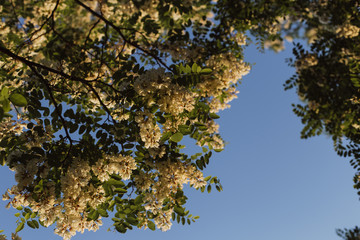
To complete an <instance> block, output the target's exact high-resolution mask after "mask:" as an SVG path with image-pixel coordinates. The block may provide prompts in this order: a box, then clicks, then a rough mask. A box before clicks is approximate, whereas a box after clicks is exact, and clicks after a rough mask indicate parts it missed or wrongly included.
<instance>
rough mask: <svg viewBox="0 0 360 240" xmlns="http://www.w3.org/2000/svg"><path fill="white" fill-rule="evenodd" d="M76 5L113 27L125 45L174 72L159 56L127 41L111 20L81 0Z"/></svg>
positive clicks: (77, 0) (76, 0)
mask: <svg viewBox="0 0 360 240" xmlns="http://www.w3.org/2000/svg"><path fill="white" fill-rule="evenodd" d="M75 2H76V3H78V4H79V5H80V6H82V7H83V8H85V9H86V10H87V11H89V12H90V13H92V14H93V15H95V16H96V17H98V18H99V19H101V20H102V21H104V22H105V23H106V24H108V25H109V26H111V27H112V28H113V29H115V31H117V32H118V33H119V35H120V36H121V38H122V39H123V40H124V42H125V43H128V44H129V45H131V46H133V47H135V48H137V49H139V50H140V51H142V52H143V53H145V54H147V55H148V56H151V57H152V58H154V59H155V60H156V62H158V64H159V65H162V66H163V67H165V68H166V69H167V70H169V71H170V72H173V71H172V70H171V69H170V68H169V67H168V66H167V65H166V64H165V63H164V62H163V61H162V60H161V59H160V58H159V57H158V56H156V55H154V54H152V53H151V52H149V51H148V50H146V49H144V48H143V47H141V46H140V45H139V44H138V43H136V42H133V41H131V40H129V39H127V38H126V37H125V35H124V34H123V33H122V31H121V29H120V28H119V27H117V26H115V25H114V23H112V22H110V21H109V20H107V19H106V18H105V17H104V16H102V15H101V14H99V13H97V12H95V11H94V10H92V9H91V8H90V7H88V6H86V5H85V4H84V3H82V2H81V1H80V0H75Z"/></svg>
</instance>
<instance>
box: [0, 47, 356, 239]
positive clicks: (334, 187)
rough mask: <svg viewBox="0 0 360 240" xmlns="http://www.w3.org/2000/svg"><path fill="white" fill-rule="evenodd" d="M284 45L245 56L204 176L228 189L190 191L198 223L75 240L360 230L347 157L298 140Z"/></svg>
mask: <svg viewBox="0 0 360 240" xmlns="http://www.w3.org/2000/svg"><path fill="white" fill-rule="evenodd" d="M286 47H287V49H286V51H284V52H281V53H278V54H276V53H273V52H271V51H266V53H265V54H262V53H259V52H258V51H257V50H256V49H255V47H250V48H248V49H247V50H246V55H245V59H246V61H248V62H252V63H256V65H254V66H253V68H252V70H251V73H250V74H249V75H247V76H246V77H245V78H244V79H243V81H242V84H241V85H240V86H239V90H240V94H239V98H238V99H236V100H234V101H233V102H232V107H231V108H230V109H229V110H225V111H223V112H222V113H221V118H220V119H219V121H218V122H219V123H220V132H221V134H222V136H223V138H224V139H225V140H226V141H227V142H229V144H228V145H227V146H226V148H225V151H223V152H221V153H218V154H215V155H213V158H212V161H211V163H210V165H209V167H208V168H207V169H206V171H205V174H206V175H213V176H215V175H216V176H218V177H219V178H220V179H221V183H222V185H223V187H224V191H223V192H221V193H218V192H217V191H213V192H212V193H211V194H208V193H201V192H200V191H194V190H191V189H188V188H187V189H186V192H187V193H188V196H189V201H188V204H187V206H188V209H190V211H191V212H192V213H193V214H194V215H200V219H199V220H198V221H197V222H196V223H193V224H191V225H190V226H188V225H186V226H182V225H178V224H177V223H174V225H173V227H172V229H171V230H170V231H168V232H161V231H159V230H157V231H155V232H152V231H150V230H145V231H144V230H133V231H128V232H127V233H126V234H124V235H123V234H119V233H117V232H107V231H106V230H107V229H108V227H109V226H110V224H111V223H110V222H105V224H104V226H103V227H102V228H101V229H100V230H99V231H98V232H96V233H93V232H86V233H85V234H77V235H76V236H75V237H74V238H73V239H74V240H83V239H84V240H85V239H86V240H92V239H126V240H135V239H147V240H155V239H156V240H161V239H171V240H177V239H179V240H180V239H181V240H183V239H190V240H193V239H194V240H195V239H206V240H219V239H220V240H221V239H224V240H225V239H226V240H263V239H270V240H273V239H274V240H323V239H324V240H340V238H338V237H337V236H336V234H335V229H336V228H343V227H347V228H351V227H353V226H354V225H356V224H360V221H359V212H360V204H359V201H358V196H357V195H356V191H355V190H354V189H353V187H352V185H353V181H352V178H353V175H354V170H353V169H352V168H351V167H350V164H349V159H343V158H340V157H338V156H337V155H336V154H335V152H334V150H333V149H332V142H331V139H330V138H329V137H327V136H320V137H316V138H313V139H308V140H301V139H300V131H301V129H302V125H301V122H300V119H299V118H297V117H296V116H295V115H294V114H293V113H292V108H291V103H296V102H299V100H298V98H297V96H296V93H295V91H294V90H292V91H287V92H285V91H284V90H283V86H282V84H283V83H284V82H285V81H286V80H287V79H288V78H289V77H290V76H291V75H292V74H293V73H294V69H292V68H290V67H288V66H287V64H286V63H285V58H288V57H291V44H288V45H287V46H286ZM191 149H192V148H191V147H190V150H191ZM0 183H1V184H0V193H3V192H5V191H6V189H7V188H8V187H10V186H11V185H13V184H14V176H13V172H11V171H9V170H8V169H7V168H6V167H2V168H0ZM5 204H6V203H5V202H3V201H1V202H0V229H4V230H5V234H7V235H8V236H9V235H10V233H11V232H12V231H14V230H15V228H16V223H15V221H16V219H17V218H16V217H15V216H14V213H16V211H15V210H13V209H5ZM52 231H53V227H50V228H49V229H44V228H42V229H41V230H33V229H31V228H29V227H25V229H24V230H23V231H21V232H20V234H19V235H20V236H21V237H22V238H23V240H28V239H37V240H48V239H55V240H56V239H61V238H60V237H58V236H57V235H55V234H53V232H52Z"/></svg>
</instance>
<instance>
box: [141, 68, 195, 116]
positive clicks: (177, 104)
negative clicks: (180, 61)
mask: <svg viewBox="0 0 360 240" xmlns="http://www.w3.org/2000/svg"><path fill="white" fill-rule="evenodd" d="M134 89H135V91H136V92H137V93H138V94H139V95H140V96H143V97H144V98H145V99H146V100H147V102H149V103H152V102H154V101H155V102H156V103H157V104H158V105H159V107H160V110H161V111H162V112H166V113H171V114H172V115H177V114H179V113H182V112H184V111H185V110H187V111H189V112H190V111H191V110H192V109H193V108H194V104H195V99H194V97H195V94H193V93H192V92H191V91H189V90H188V89H187V88H185V87H184V86H179V85H178V84H174V83H172V82H171V78H170V75H169V74H168V73H165V69H163V68H158V69H150V70H148V71H146V72H145V73H144V74H142V75H140V76H139V77H138V78H137V79H136V80H135V83H134ZM157 98H158V99H157Z"/></svg>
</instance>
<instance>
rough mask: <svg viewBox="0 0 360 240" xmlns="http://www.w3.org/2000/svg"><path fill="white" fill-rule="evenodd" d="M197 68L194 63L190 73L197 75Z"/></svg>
mask: <svg viewBox="0 0 360 240" xmlns="http://www.w3.org/2000/svg"><path fill="white" fill-rule="evenodd" d="M197 68H198V65H197V64H196V63H194V64H193V65H192V67H191V70H192V72H193V73H197Z"/></svg>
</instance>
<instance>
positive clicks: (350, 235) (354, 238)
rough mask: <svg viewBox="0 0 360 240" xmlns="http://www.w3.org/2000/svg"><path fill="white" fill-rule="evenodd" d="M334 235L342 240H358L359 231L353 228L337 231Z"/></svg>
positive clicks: (359, 236) (359, 237)
mask: <svg viewBox="0 0 360 240" xmlns="http://www.w3.org/2000/svg"><path fill="white" fill-rule="evenodd" d="M336 233H337V235H338V236H339V237H341V238H343V239H344V240H358V239H360V229H359V228H358V227H355V228H354V229H346V228H345V229H344V230H342V229H337V230H336Z"/></svg>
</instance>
